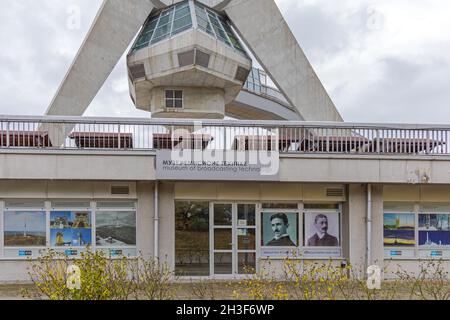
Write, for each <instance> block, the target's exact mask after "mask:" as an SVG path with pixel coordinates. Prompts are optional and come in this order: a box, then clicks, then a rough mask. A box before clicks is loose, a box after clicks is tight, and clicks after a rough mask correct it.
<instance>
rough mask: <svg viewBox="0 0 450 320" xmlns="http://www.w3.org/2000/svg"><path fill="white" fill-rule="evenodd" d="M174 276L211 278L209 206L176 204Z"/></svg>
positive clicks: (204, 204) (186, 202)
mask: <svg viewBox="0 0 450 320" xmlns="http://www.w3.org/2000/svg"><path fill="white" fill-rule="evenodd" d="M175 273H176V274H177V275H182V276H209V203H208V202H188V201H177V202H176V203H175Z"/></svg>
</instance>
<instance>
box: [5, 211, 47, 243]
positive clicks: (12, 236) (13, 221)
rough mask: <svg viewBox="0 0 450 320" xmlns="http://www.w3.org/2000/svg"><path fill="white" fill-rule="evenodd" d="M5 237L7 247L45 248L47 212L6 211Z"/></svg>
mask: <svg viewBox="0 0 450 320" xmlns="http://www.w3.org/2000/svg"><path fill="white" fill-rule="evenodd" d="M3 236H4V237H3V240H4V246H5V247H45V246H46V239H47V238H46V215H45V212H44V211H5V213H4V235H3Z"/></svg>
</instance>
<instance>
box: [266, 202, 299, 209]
mask: <svg viewBox="0 0 450 320" xmlns="http://www.w3.org/2000/svg"><path fill="white" fill-rule="evenodd" d="M262 208H263V209H292V210H297V209H298V204H297V203H276V202H270V203H263V204H262Z"/></svg>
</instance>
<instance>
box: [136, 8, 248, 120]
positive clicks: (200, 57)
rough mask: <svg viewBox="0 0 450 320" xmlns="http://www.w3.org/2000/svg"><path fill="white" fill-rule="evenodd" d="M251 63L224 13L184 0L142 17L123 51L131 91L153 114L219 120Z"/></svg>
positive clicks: (243, 81)
mask: <svg viewBox="0 0 450 320" xmlns="http://www.w3.org/2000/svg"><path fill="white" fill-rule="evenodd" d="M251 67H252V61H251V59H250V58H249V56H248V55H247V53H246V52H245V50H244V49H243V45H242V44H241V43H240V42H239V40H238V37H237V36H236V35H235V33H234V31H233V29H232V27H231V23H230V21H229V20H227V17H226V16H225V15H223V14H221V13H218V12H216V11H214V10H212V9H210V8H207V7H206V6H204V5H202V4H201V3H198V2H194V1H192V0H185V1H183V2H180V3H178V4H176V5H173V6H170V7H169V8H166V9H163V10H159V11H157V12H156V13H154V14H152V15H151V16H150V17H149V18H148V19H147V22H146V23H145V25H144V27H143V28H142V30H141V32H140V34H139V36H138V38H137V41H136V42H135V44H134V45H133V47H132V49H131V52H130V53H129V55H128V74H129V83H130V93H131V97H132V99H133V102H134V103H135V105H136V107H137V108H139V109H142V110H145V111H150V112H151V113H152V117H154V118H155V117H157V118H174V117H175V118H197V119H200V118H207V119H211V118H213V119H222V118H224V116H225V105H226V104H229V103H231V102H232V101H233V100H234V99H235V98H236V97H237V95H238V94H239V92H240V91H241V90H242V87H243V85H244V83H245V81H246V80H247V77H248V74H249V72H250V70H251Z"/></svg>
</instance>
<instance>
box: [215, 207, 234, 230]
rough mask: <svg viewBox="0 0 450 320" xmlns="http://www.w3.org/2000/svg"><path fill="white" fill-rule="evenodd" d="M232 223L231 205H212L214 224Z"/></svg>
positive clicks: (227, 224)
mask: <svg viewBox="0 0 450 320" xmlns="http://www.w3.org/2000/svg"><path fill="white" fill-rule="evenodd" d="M232 223H233V214H232V205H231V204H215V205H214V225H215V226H231V225H232Z"/></svg>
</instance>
